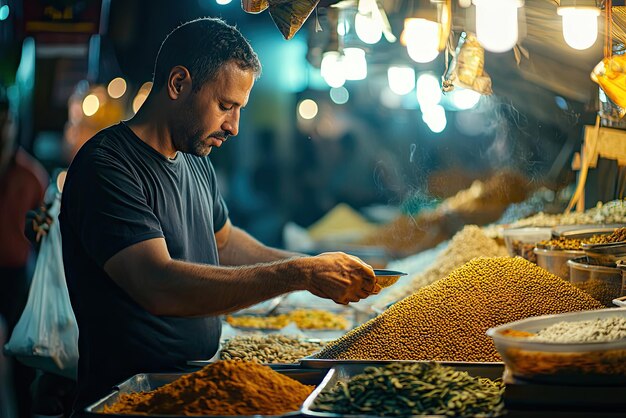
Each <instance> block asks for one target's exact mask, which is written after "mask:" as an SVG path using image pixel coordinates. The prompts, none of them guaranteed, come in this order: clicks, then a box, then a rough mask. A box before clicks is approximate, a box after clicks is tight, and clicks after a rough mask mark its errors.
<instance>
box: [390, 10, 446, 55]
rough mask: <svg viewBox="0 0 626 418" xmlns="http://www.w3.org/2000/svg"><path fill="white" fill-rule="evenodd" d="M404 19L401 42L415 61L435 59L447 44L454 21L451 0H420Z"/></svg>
mask: <svg viewBox="0 0 626 418" xmlns="http://www.w3.org/2000/svg"><path fill="white" fill-rule="evenodd" d="M415 3H416V4H415V6H416V8H415V11H414V12H410V13H409V16H410V17H408V18H407V19H405V20H404V31H403V32H402V35H401V36H400V42H401V43H402V44H403V45H406V48H407V52H408V53H409V56H410V57H411V59H412V60H413V61H415V62H420V63H426V62H430V61H432V60H434V59H435V58H437V55H439V52H440V51H443V49H444V48H445V46H446V42H447V40H448V36H449V35H450V25H451V22H452V7H451V0H418V1H416V2H415Z"/></svg>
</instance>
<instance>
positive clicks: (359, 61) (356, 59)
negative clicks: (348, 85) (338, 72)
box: [343, 48, 367, 80]
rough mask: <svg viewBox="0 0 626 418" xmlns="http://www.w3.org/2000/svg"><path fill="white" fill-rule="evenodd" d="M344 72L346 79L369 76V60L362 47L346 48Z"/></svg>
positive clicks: (361, 78)
mask: <svg viewBox="0 0 626 418" xmlns="http://www.w3.org/2000/svg"><path fill="white" fill-rule="evenodd" d="M343 54H344V60H345V63H344V71H345V72H344V74H345V77H346V80H363V79H364V78H365V77H367V60H366V59H365V51H364V50H362V49H361V48H344V50H343Z"/></svg>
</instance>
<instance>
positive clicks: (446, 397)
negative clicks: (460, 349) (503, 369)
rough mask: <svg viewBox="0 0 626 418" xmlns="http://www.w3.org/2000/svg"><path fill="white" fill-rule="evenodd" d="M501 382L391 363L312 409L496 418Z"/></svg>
mask: <svg viewBox="0 0 626 418" xmlns="http://www.w3.org/2000/svg"><path fill="white" fill-rule="evenodd" d="M503 391H504V385H503V384H502V382H500V381H497V382H493V381H491V380H489V379H485V378H480V379H479V378H474V377H472V376H470V375H469V374H467V372H459V371H456V370H454V369H453V368H451V367H445V366H442V365H440V364H437V363H392V364H389V365H387V366H384V367H368V368H366V369H365V370H364V372H363V373H362V374H358V375H356V376H353V377H352V378H351V379H350V380H348V381H347V382H343V381H340V382H338V383H337V386H335V387H334V388H332V389H330V390H327V391H323V392H322V393H321V394H320V395H319V396H318V397H317V399H316V400H315V402H314V404H313V405H312V409H313V410H315V411H322V412H332V413H336V414H350V415H378V416H410V415H431V414H432V415H446V416H464V417H469V416H472V417H474V416H481V417H495V416H498V415H500V414H502V413H503V410H504V404H503V402H502V393H503Z"/></svg>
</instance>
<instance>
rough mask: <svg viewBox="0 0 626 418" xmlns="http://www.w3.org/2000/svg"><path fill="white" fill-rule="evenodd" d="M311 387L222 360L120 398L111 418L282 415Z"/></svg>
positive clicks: (252, 366) (295, 407) (296, 405)
mask: <svg viewBox="0 0 626 418" xmlns="http://www.w3.org/2000/svg"><path fill="white" fill-rule="evenodd" d="M312 391H313V387H312V386H305V385H303V384H301V383H300V382H297V381H295V380H293V379H290V378H288V377H286V376H283V375H281V374H280V373H277V372H275V371H274V370H272V369H270V368H269V367H267V366H262V365H260V364H256V363H246V362H241V361H220V362H217V363H213V364H210V365H208V366H206V367H204V368H203V369H202V370H199V371H197V372H195V373H192V374H188V375H185V376H183V377H181V378H180V379H177V380H175V381H173V382H172V383H169V384H167V385H165V386H162V387H160V388H158V389H156V390H153V391H151V392H140V393H132V394H124V395H120V399H119V401H118V402H117V403H116V404H114V405H112V406H105V408H104V411H103V412H104V413H107V414H115V413H120V414H141V415H144V414H153V415H154V414H164V415H255V414H260V415H281V414H284V413H286V412H291V411H297V410H298V409H299V408H300V406H301V405H302V403H303V402H304V400H305V399H306V398H307V396H308V395H309V394H310V393H311V392H312Z"/></svg>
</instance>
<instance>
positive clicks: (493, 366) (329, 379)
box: [301, 361, 504, 418]
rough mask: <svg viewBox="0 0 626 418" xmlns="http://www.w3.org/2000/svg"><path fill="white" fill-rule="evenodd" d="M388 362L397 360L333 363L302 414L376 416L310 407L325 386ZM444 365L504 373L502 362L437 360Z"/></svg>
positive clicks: (495, 375)
mask: <svg viewBox="0 0 626 418" xmlns="http://www.w3.org/2000/svg"><path fill="white" fill-rule="evenodd" d="M405 362H407V363H415V361H405ZM388 363H398V362H397V361H396V362H394V361H361V362H359V363H355V362H353V363H343V364H337V365H335V366H334V367H333V368H332V369H330V371H329V372H328V374H327V375H326V377H325V378H324V381H323V382H322V383H321V384H320V385H319V386H318V387H317V388H316V389H315V390H314V391H313V393H311V395H309V397H308V398H307V399H306V401H304V404H303V405H302V410H301V412H302V414H303V415H304V416H309V417H319V418H368V417H369V418H374V417H376V418H378V416H376V415H343V414H335V413H331V412H318V411H314V410H312V409H311V407H312V406H313V403H314V402H315V399H316V398H317V396H319V394H320V393H321V392H322V391H323V390H324V389H326V388H331V387H333V386H335V384H336V383H337V382H340V381H346V380H349V379H350V378H351V377H352V376H355V375H357V374H359V373H362V372H363V370H365V368H366V367H370V366H381V365H384V364H388ZM439 363H440V364H442V365H445V366H451V367H454V368H455V369H456V370H459V371H465V372H468V373H469V374H470V375H471V376H474V377H487V378H489V379H499V378H501V377H502V374H503V373H504V364H503V363H463V362H457V363H450V362H439ZM414 416H419V417H429V418H432V417H443V416H444V415H414Z"/></svg>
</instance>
